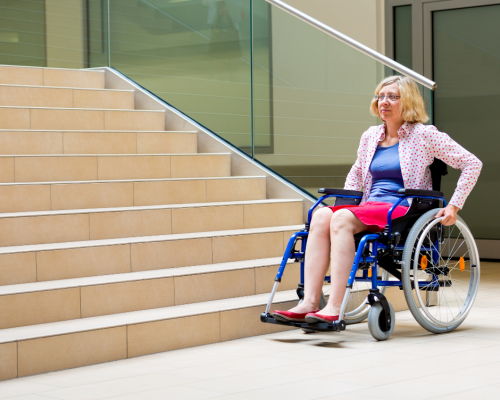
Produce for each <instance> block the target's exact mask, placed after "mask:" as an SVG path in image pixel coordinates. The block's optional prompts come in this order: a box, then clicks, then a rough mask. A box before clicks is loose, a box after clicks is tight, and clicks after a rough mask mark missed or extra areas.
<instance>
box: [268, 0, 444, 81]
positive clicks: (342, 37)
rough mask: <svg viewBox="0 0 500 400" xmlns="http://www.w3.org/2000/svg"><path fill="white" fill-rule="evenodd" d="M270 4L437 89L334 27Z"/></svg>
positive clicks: (277, 1)
mask: <svg viewBox="0 0 500 400" xmlns="http://www.w3.org/2000/svg"><path fill="white" fill-rule="evenodd" d="M266 1H267V2H268V3H270V4H272V5H274V6H276V7H278V8H281V9H282V10H283V11H285V12H287V13H288V14H291V15H293V16H294V17H297V18H298V19H301V20H302V21H304V22H307V23H308V24H309V25H312V26H314V27H315V28H317V29H319V30H321V31H323V32H325V33H326V34H328V35H330V36H333V37H334V38H335V39H338V40H340V41H341V42H344V43H345V44H347V45H349V46H351V47H354V48H355V49H356V50H358V51H361V52H362V53H364V54H366V55H367V56H369V57H371V58H373V59H374V60H377V61H380V62H381V63H382V64H385V65H387V66H388V67H390V68H392V69H393V70H395V71H398V72H400V73H402V74H403V75H406V76H408V77H410V78H412V79H413V80H415V81H417V82H418V83H421V84H422V85H424V86H425V87H427V88H429V89H431V90H435V89H436V87H437V83H436V82H434V81H431V80H430V79H428V78H426V77H425V76H423V75H420V74H418V73H416V72H415V71H413V70H412V69H410V68H407V67H405V66H404V65H401V64H399V63H398V62H396V61H394V60H391V59H390V58H389V57H386V56H384V55H383V54H380V53H379V52H377V51H375V50H373V49H371V48H369V47H368V46H365V45H364V44H361V43H359V42H358V41H356V40H354V39H352V38H350V37H349V36H347V35H344V34H343V33H340V32H339V31H336V30H335V29H333V28H332V27H330V26H328V25H326V24H324V23H323V22H320V21H318V20H317V19H315V18H313V17H311V16H310V15H307V14H305V13H303V12H302V11H300V10H297V9H296V8H294V7H292V6H290V5H288V4H286V3H284V2H283V1H281V0H266Z"/></svg>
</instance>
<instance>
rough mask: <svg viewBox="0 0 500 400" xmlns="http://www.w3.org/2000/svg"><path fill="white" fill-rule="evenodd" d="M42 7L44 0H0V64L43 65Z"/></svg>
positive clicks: (43, 29) (43, 32)
mask: <svg viewBox="0 0 500 400" xmlns="http://www.w3.org/2000/svg"><path fill="white" fill-rule="evenodd" d="M44 10H45V1H44V0H29V1H28V0H0V64H7V65H30V66H37V67H44V66H45V64H46V60H45V11H44Z"/></svg>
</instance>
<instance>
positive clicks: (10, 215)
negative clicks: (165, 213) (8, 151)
mask: <svg viewBox="0 0 500 400" xmlns="http://www.w3.org/2000/svg"><path fill="white" fill-rule="evenodd" d="M276 203H302V200H300V199H262V200H241V201H225V202H214V203H187V204H162V205H152V206H130V207H110V208H82V209H70V210H52V211H26V212H14V213H0V219H2V218H25V217H43V216H52V215H73V214H99V213H105V212H126V211H146V210H168V209H179V208H202V207H226V206H237V205H252V204H276Z"/></svg>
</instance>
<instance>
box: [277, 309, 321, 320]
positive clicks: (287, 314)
mask: <svg viewBox="0 0 500 400" xmlns="http://www.w3.org/2000/svg"><path fill="white" fill-rule="evenodd" d="M318 311H319V310H316V311H309V312H305V313H294V312H292V311H280V310H274V312H273V318H274V319H275V320H277V321H293V322H306V320H305V317H306V315H307V314H311V313H315V312H318Z"/></svg>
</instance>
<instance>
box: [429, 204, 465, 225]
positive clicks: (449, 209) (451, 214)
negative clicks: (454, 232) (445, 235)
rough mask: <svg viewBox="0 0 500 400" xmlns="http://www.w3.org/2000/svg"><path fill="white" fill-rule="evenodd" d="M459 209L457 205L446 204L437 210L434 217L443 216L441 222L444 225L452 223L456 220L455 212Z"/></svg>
mask: <svg viewBox="0 0 500 400" xmlns="http://www.w3.org/2000/svg"><path fill="white" fill-rule="evenodd" d="M458 210H460V209H459V208H458V207H456V206H453V205H451V204H448V205H447V206H446V207H445V208H442V209H441V210H439V212H438V213H437V214H436V216H435V217H434V218H439V217H444V218H443V219H442V220H441V223H442V224H443V225H445V226H448V225H453V224H454V223H455V222H457V213H458Z"/></svg>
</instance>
